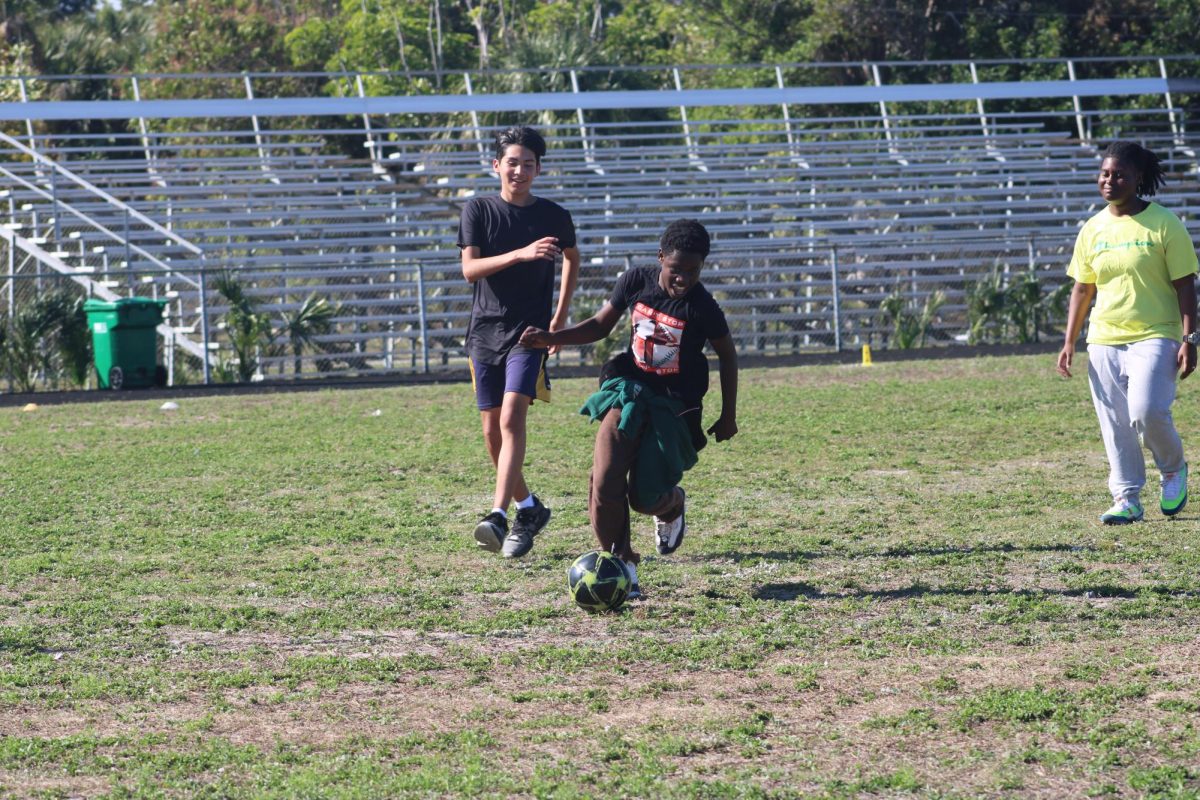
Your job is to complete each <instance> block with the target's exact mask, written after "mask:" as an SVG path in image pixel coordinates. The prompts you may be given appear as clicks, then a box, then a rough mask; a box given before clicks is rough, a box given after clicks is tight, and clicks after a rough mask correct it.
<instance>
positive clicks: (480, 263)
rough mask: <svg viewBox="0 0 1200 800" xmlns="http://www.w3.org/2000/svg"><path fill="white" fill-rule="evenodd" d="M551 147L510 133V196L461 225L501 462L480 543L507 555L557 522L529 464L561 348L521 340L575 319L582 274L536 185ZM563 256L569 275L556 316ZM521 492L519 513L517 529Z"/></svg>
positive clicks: (489, 437)
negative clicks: (531, 423) (549, 374)
mask: <svg viewBox="0 0 1200 800" xmlns="http://www.w3.org/2000/svg"><path fill="white" fill-rule="evenodd" d="M545 154H546V142H545V141H544V140H543V139H542V137H541V135H540V134H538V133H537V131H535V130H533V129H532V128H526V127H515V128H509V129H507V130H504V131H501V132H500V133H499V134H498V135H497V136H496V156H495V158H494V159H493V160H492V169H494V170H495V171H496V173H497V174H498V175H499V176H500V194H499V195H497V196H494V197H477V198H474V199H472V200H471V201H470V202H468V203H467V205H466V207H465V208H463V212H462V219H461V221H460V223H459V229H458V246H459V247H460V248H461V249H462V269H463V277H465V278H466V279H467V281H468V282H470V283H471V284H472V286H473V287H474V295H473V298H472V303H471V322H470V324H469V326H468V327H467V341H466V345H467V353H468V355H469V356H470V364H471V377H472V380H473V381H474V384H475V401H476V405H477V406H478V407H479V412H480V416H481V418H482V421H483V438H484V443H485V444H486V445H487V450H488V455H489V456H490V457H491V459H492V464H493V465H494V466H495V468H496V488H495V493H494V495H493V508H492V510H491V512H489V513H488V514H487V515H486V516H484V518H483V519H482V520H481V521H480V522H479V524H478V525H476V526H475V541H476V543H477V544H478V545H479V546H480V547H482V548H483V549H485V550H490V551H492V552H496V551H501V552H503V554H504V557H505V558H519V557H520V556H523V555H525V554H526V553H527V552H529V549H530V548H531V547H533V537H534V536H536V535H537V534H538V533H539V532H541V530H542V529H543V528H545V527H546V523H548V522H549V521H550V509H548V508H547V507H546V506H545V505H543V504H542V502H541V501H540V500H539V499H538V498H537V497H536V496H535V495H534V494H533V493H532V492H530V490H529V486H528V485H527V484H526V483H525V476H524V474H523V471H522V468H521V465H522V463H523V462H524V460H525V442H526V416H527V414H528V411H529V406H530V404H531V403H532V402H533V400H534V398H535V397H538V398H541V399H543V400H548V399H549V381H548V380H547V379H546V377H545V361H546V357H547V355H548V354H549V352H552V351H547V349H546V348H543V347H526V346H523V345H521V344H520V343H519V342H518V340H519V339H520V337H521V333H522V332H523V331H524V330H525V329H526V328H527V327H529V326H531V325H533V326H536V327H539V328H548V329H549V330H552V331H553V330H558V329H559V328H561V327H562V326H563V325H565V324H566V322H567V312H568V309H569V308H570V305H571V295H572V294H573V293H574V291H575V283H576V280H577V279H578V274H579V250H578V248H576V246H575V225H574V223H573V222H572V221H571V215H570V214H569V213H568V212H567V211H566V209H564V208H562V207H561V206H559V205H558V204H556V203H553V202H551V201H549V200H546V199H545V198H542V197H535V196H534V195H533V194H532V192H531V189H532V187H533V182H534V179H535V178H537V176H538V174H539V173H540V171H541V164H542V157H543V156H545ZM560 255H561V256H562V259H563V271H562V283H561V285H560V288H559V295H558V306H557V309H556V311H555V313H554V315H553V317H552V316H551V314H550V309H551V303H552V301H553V298H554V273H555V259H556V258H557V257H558V256H560ZM511 500H515V501H516V503H517V518H516V521H515V522H514V523H513V526H512V531H511V532H510V531H509V525H508V504H509V501H511Z"/></svg>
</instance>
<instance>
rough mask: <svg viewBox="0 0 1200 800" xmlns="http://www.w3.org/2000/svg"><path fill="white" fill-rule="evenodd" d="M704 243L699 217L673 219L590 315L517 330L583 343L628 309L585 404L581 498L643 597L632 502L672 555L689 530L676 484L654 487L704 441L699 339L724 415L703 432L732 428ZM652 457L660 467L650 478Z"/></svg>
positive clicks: (727, 361)
mask: <svg viewBox="0 0 1200 800" xmlns="http://www.w3.org/2000/svg"><path fill="white" fill-rule="evenodd" d="M709 248H710V241H709V236H708V231H707V230H705V229H704V226H703V225H701V224H700V223H699V222H696V221H695V220H678V221H676V222H672V223H671V224H670V225H669V226H667V229H666V231H664V232H663V235H662V239H661V240H660V242H659V251H658V263H659V266H658V268H654V267H640V268H637V269H631V270H629V271H627V272H625V273H624V274H622V275H621V276H620V277H619V278H618V279H617V283H616V286H615V287H614V288H613V292H612V296H611V297H610V298H609V299H608V301H607V302H605V304H604V305H603V306H602V307H601V308H600V310H599V311H598V312H596V315H595V316H594V317H592V318H591V319H588V320H586V321H584V322H581V323H579V324H578V325H575V326H572V327H570V328H566V329H564V330H560V331H558V332H547V331H544V330H539V329H538V328H536V327H530V328H528V329H527V330H526V331H525V333H524V334H523V335H522V336H521V344H522V345H524V346H526V347H554V346H558V345H567V344H587V343H589V342H595V341H598V340H600V339H603V338H604V337H605V336H607V335H608V334H609V332H611V331H612V329H613V328H614V327H615V326H616V324H617V322H618V320H620V318H621V316H622V315H623V314H624V312H625V309H627V308H628V309H630V316H631V319H630V323H631V325H630V336H629V348H628V349H627V350H625V351H624V352H622V353H621V354H619V355H617V356H614V357H613V358H612V359H610V360H609V361H608V363H606V364H605V365H604V367H603V368H602V369H601V373H600V380H601V384H602V390H601V392H598V393H597V394H595V395H593V396H592V397H591V398H589V400H588V405H586V406H585V407H584V410H585V413H596V412H598V414H602V417H599V418H600V419H601V423H600V430H599V431H598V432H597V433H596V446H595V451H594V452H593V456H592V476H591V489H590V494H589V500H588V511H589V514H590V517H591V521H592V529H593V530H594V531H595V534H596V539H597V540H598V541H599V543H600V546H601V548H603V549H604V550H607V551H610V552H612V553H614V554H615V555H617V556H619V557H620V558H621V559H623V560H624V561H625V562H626V564H627V566H629V568H630V572H631V573H632V575H633V582H634V587H635V590H636V594H635V595H631V596H640V587H639V586H638V582H637V570H636V565H637V563H638V562H639V561H640V560H641V557H640V556H639V555H638V554H637V552H635V551H634V549H633V545H632V543H631V541H630V535H629V509H630V507H632V508H633V510H635V511H637V512H639V513H642V514H647V515H651V516H653V517H654V522H655V534H656V537H657V549H658V552H659V553H660V554H662V555H669V554H670V553H673V552H675V550H676V548H678V547H679V544H680V542H682V541H683V535H684V533H685V532H686V531H687V521H686V517H685V515H684V511H685V500H686V495H685V494H684V491H683V488H682V487H680V486H678V485H675V483H674V481H672V482H671V483H669V484H668V485H666V486H662V485H661V484H662V482H663V480H662V479H663V474H668V475H670V477H671V478H672V479H675V480H677V476H679V475H682V471H683V470H685V469H687V468H688V467H690V466H691V465H692V463H695V451H697V450H700V449H701V448H702V447H704V445H705V444H706V442H707V439H706V438H705V436H704V431H703V430H702V425H701V421H700V418H701V412H702V400H703V397H704V394H705V392H707V391H708V359H707V358H705V356H704V352H703V351H704V345H705V343H706V342H707V343H708V344H710V345H712V348H713V350H714V351H716V353H717V359H718V361H719V364H720V377H721V414H720V416H719V417H718V418H717V421H716V422H714V423H713V424H712V425H711V426H709V428H708V433H710V434H712V435H713V436H714V437H716V440H717V441H718V442H723V441H725V440H726V439H730V438H732V437H733V436H734V435H735V434H737V432H738V427H737V383H738V378H737V375H738V372H737V352H736V351H735V349H734V346H733V339H732V337H731V336H730V335H729V326H728V324H727V323H726V321H725V314H724V312H722V311H721V307H720V306H719V305H717V301H716V300H715V299H714V298H713V296H712V295H711V294H709V292H708V290H707V289H705V288H704V286H703V284H701V283H700V270H701V268H702V267H703V266H704V259H705V258H706V257H707V256H708V253H709ZM647 390H648V391H647ZM635 403H642V404H643V406H642V408H641V409H639V410H640V411H641V413H638V414H636V415H627V414H626V413H625V409H624V407H623V406H624V405H629V404H635ZM665 409H669V412H667V413H664V410H665ZM652 437H653V440H652ZM643 441H647V442H648V443H649V446H648V447H647V448H642V446H641V445H642V442H643ZM662 453H667V454H668V455H667V456H666V457H663V456H662ZM673 455H674V456H675V457H673ZM647 457H649V458H650V459H651V460H649V461H647V460H646V458H647ZM654 458H658V461H653V459H654ZM679 462H682V463H679ZM689 462H690V463H689ZM651 463H653V464H656V465H658V466H661V467H662V468H663V471H662V473H660V471H659V470H654V472H655V473H656V474H647V473H648V472H650V470H648V469H647V464H651ZM639 465H641V467H640V468H639ZM647 492H649V493H647Z"/></svg>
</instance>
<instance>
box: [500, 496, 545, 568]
mask: <svg viewBox="0 0 1200 800" xmlns="http://www.w3.org/2000/svg"><path fill="white" fill-rule="evenodd" d="M549 521H550V509H548V508H546V507H545V506H544V505H542V501H541V500H539V499H538V497H537V495H534V496H533V505H531V506H530V507H529V508H518V509H517V521H516V522H514V523H513V527H512V533H510V534H509V535H508V538H507V539H505V540H504V551H503V552H504V557H505V558H520V557H521V556H523V555H525V554H526V553H528V552H529V550H530V549H531V548H532V547H533V537H535V536H537V535H538V534H539V533H541V532H542V529H543V528H545V527H546V523H548V522H549Z"/></svg>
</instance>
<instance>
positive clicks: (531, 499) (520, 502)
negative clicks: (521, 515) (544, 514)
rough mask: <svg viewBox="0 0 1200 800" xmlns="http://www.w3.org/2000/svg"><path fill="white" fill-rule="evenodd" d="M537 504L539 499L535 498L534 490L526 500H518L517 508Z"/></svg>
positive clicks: (530, 506)
mask: <svg viewBox="0 0 1200 800" xmlns="http://www.w3.org/2000/svg"><path fill="white" fill-rule="evenodd" d="M535 505H537V500H535V499H534V497H533V492H530V493H529V497H526V498H525V499H524V500H518V501H517V508H533V507H534V506H535Z"/></svg>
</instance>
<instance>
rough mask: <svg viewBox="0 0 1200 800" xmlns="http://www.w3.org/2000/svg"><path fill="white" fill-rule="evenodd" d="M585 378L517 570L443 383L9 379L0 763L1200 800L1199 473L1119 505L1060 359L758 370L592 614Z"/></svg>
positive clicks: (560, 386)
mask: <svg viewBox="0 0 1200 800" xmlns="http://www.w3.org/2000/svg"><path fill="white" fill-rule="evenodd" d="M1198 380H1200V379H1194V380H1192V381H1189V382H1188V383H1185V384H1184V385H1183V388H1182V391H1181V396H1180V400H1179V401H1178V402H1177V404H1176V418H1177V422H1178V424H1179V427H1180V430H1181V431H1182V433H1183V434H1184V438H1185V443H1186V444H1187V445H1188V447H1189V448H1190V451H1191V452H1193V453H1197V452H1200V450H1198V448H1200V433H1198V432H1197V423H1198V422H1200V415H1198V414H1197V411H1196V406H1197V404H1196V391H1197V390H1198V388H1200V383H1197V381H1198ZM593 385H594V384H593V382H592V381H590V380H571V381H560V382H558V383H557V384H556V394H555V397H556V402H555V404H554V405H552V406H549V407H544V406H539V407H538V408H537V409H535V411H534V413H533V421H532V426H533V429H534V431H535V433H536V440H535V441H534V442H533V443H532V445H531V447H530V452H529V459H528V461H529V464H530V467H529V474H530V477H531V483H532V485H533V486H534V488H535V490H536V491H538V493H539V494H540V495H541V496H542V497H544V499H545V500H546V501H547V503H548V504H549V505H550V506H551V507H552V508H553V509H554V514H555V516H554V520H553V522H552V523H551V526H550V528H549V529H548V530H547V531H546V533H545V534H544V535H543V536H541V537H539V539H538V540H537V544H536V546H535V548H534V550H533V552H532V553H530V555H529V556H528V557H527V558H525V559H524V560H522V561H520V562H517V563H511V562H505V561H503V560H502V559H500V558H498V557H496V556H492V555H488V554H484V553H480V552H477V551H476V549H475V547H474V543H473V540H472V538H471V529H472V527H473V525H474V522H475V520H476V519H477V518H478V516H479V515H481V514H482V513H483V512H484V511H486V510H487V505H488V504H489V502H490V495H491V475H490V469H489V465H488V464H486V463H485V461H484V455H483V448H482V443H481V440H480V436H479V432H478V418H477V413H476V412H475V411H474V409H473V407H472V404H471V401H470V399H469V391H468V390H467V388H466V387H463V386H454V387H440V386H429V387H406V388H395V389H373V390H362V391H343V392H321V393H299V394H280V395H259V396H251V397H220V398H206V399H184V400H181V401H180V406H181V407H180V408H179V410H177V411H173V412H167V411H160V410H159V409H158V406H159V404H160V402H161V401H149V400H137V401H132V402H124V403H102V404H92V405H69V406H57V407H43V408H42V409H41V410H39V411H37V412H33V413H23V412H22V411H21V410H19V409H7V408H6V409H0V787H2V789H0V794H3V795H5V796H13V797H98V796H112V797H159V796H166V797H195V796H198V797H242V796H245V797H313V798H324V797H361V798H374V797H389V796H416V797H454V796H489V797H496V796H535V797H618V796H620V797H653V798H659V797H705V798H709V797H711V798H724V797H819V798H842V797H860V796H868V797H940V798H957V797H1045V798H1079V797H1101V798H1107V797H1113V798H1115V797H1122V798H1124V797H1145V798H1183V797H1192V798H1194V797H1200V640H1198V638H1197V637H1198V634H1200V624H1198V623H1200V578H1198V577H1197V574H1198V571H1200V535H1198V534H1200V525H1198V519H1200V515H1198V513H1197V512H1198V511H1200V508H1198V506H1200V503H1197V504H1196V505H1194V506H1193V507H1192V508H1189V509H1188V510H1187V511H1185V512H1184V513H1183V514H1182V515H1181V516H1180V517H1179V518H1177V519H1176V520H1174V521H1166V520H1165V519H1164V518H1163V517H1162V516H1161V515H1160V514H1159V513H1158V512H1157V504H1156V502H1155V496H1156V493H1157V479H1156V478H1153V479H1152V484H1151V486H1150V487H1148V488H1149V491H1148V493H1147V495H1146V498H1145V499H1147V500H1148V501H1149V502H1148V504H1147V509H1148V510H1147V516H1146V522H1144V523H1142V524H1139V525H1135V526H1131V527H1129V528H1104V527H1102V526H1101V525H1100V524H1099V522H1098V521H1097V515H1098V514H1099V513H1100V511H1102V510H1103V509H1104V508H1105V507H1106V506H1107V504H1108V496H1107V490H1106V487H1105V476H1106V473H1107V465H1106V463H1105V460H1104V455H1103V451H1102V449H1101V445H1100V440H1099V432H1098V427H1097V423H1096V421H1095V419H1094V414H1093V412H1092V409H1091V405H1090V400H1089V398H1088V394H1087V385H1086V381H1085V379H1084V378H1083V377H1076V378H1075V379H1074V380H1072V381H1063V380H1061V379H1059V378H1057V376H1055V375H1054V372H1053V356H1052V355H1050V356H1046V355H1043V356H1038V357H1012V358H1007V359H999V358H996V359H992V358H989V359H976V360H969V361H936V362H908V363H887V364H877V365H876V366H874V367H871V368H864V367H860V366H830V367H806V368H794V369H792V368H789V369H778V370H756V371H746V372H744V373H743V376H742V395H741V403H740V408H741V412H742V413H741V414H740V417H739V422H740V425H741V430H742V432H741V434H740V435H739V436H738V437H737V438H736V439H735V440H733V441H732V442H729V443H725V444H721V445H717V444H712V445H710V446H709V448H708V449H707V450H706V451H704V453H703V454H702V457H701V462H700V464H699V465H698V466H697V467H696V468H695V469H694V470H692V472H690V473H689V474H688V475H687V476H686V477H685V486H686V487H687V489H688V494H689V500H690V507H689V523H690V526H691V529H690V533H689V537H688V539H687V540H686V541H685V543H684V546H683V547H682V548H681V550H680V551H679V552H678V553H677V554H676V555H674V556H671V557H658V556H656V555H654V553H653V546H652V542H651V536H650V533H649V529H650V526H649V525H647V524H646V522H647V521H646V520H641V519H639V520H638V521H637V523H638V524H639V526H640V527H639V528H638V530H637V532H636V534H635V535H636V536H637V537H638V545H639V547H640V549H642V550H643V552H645V553H647V554H648V555H647V557H646V560H645V561H644V562H643V566H642V568H641V570H640V575H641V581H642V585H643V587H644V589H645V591H646V595H647V597H646V599H645V600H644V601H641V602H638V603H636V604H633V605H631V606H630V607H628V608H627V610H626V611H625V612H624V613H620V614H614V615H603V616H594V615H588V614H585V613H583V612H581V611H579V610H577V609H576V608H575V607H574V606H573V604H571V602H570V601H569V599H568V597H567V595H566V591H565V570H566V567H567V565H568V564H569V563H570V560H571V559H572V558H573V557H574V556H575V555H577V554H579V553H580V552H583V551H584V550H587V549H590V548H591V547H592V540H591V534H590V529H589V528H588V525H587V508H586V487H587V471H588V467H589V465H590V459H591V441H592V436H593V433H594V427H593V426H590V425H589V424H588V423H587V422H586V420H585V419H584V418H583V417H581V416H578V415H577V414H576V413H575V412H576V409H577V408H578V407H579V405H580V403H581V402H582V400H583V399H584V397H585V395H586V393H587V392H589V391H590V390H591V388H592V387H593ZM716 394H717V393H716V392H714V395H716ZM711 403H712V406H713V408H712V409H710V412H709V413H708V415H707V416H708V417H709V418H710V420H711V418H712V417H713V416H714V413H713V412H715V411H716V410H717V407H718V406H719V403H718V401H717V398H716V397H715V396H714V397H713V398H712V401H711ZM376 410H378V411H379V413H378V414H375V413H374V412H376ZM1152 474H1154V473H1152ZM1193 488H1196V487H1193Z"/></svg>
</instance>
